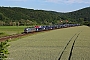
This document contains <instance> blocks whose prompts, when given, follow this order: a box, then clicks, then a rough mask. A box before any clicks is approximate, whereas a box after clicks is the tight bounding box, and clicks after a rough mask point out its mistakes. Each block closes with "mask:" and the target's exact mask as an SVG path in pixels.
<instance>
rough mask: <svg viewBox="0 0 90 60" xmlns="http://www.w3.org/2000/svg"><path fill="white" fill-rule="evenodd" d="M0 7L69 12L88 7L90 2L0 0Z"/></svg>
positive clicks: (81, 0) (89, 0)
mask: <svg viewBox="0 0 90 60" xmlns="http://www.w3.org/2000/svg"><path fill="white" fill-rule="evenodd" d="M0 6H5V7H8V6H11V7H22V8H28V9H38V10H49V11H57V12H71V11H75V10H79V9H82V8H85V7H90V0H1V1H0Z"/></svg>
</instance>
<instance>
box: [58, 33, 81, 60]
mask: <svg viewBox="0 0 90 60" xmlns="http://www.w3.org/2000/svg"><path fill="white" fill-rule="evenodd" d="M81 32H82V31H79V32H77V33H75V34H74V35H73V36H72V37H71V38H70V40H69V41H68V42H67V44H66V45H65V47H64V49H63V50H62V52H61V53H60V55H59V58H58V60H71V57H72V52H73V49H74V45H75V42H76V40H77V38H78V36H79V35H80V33H81Z"/></svg>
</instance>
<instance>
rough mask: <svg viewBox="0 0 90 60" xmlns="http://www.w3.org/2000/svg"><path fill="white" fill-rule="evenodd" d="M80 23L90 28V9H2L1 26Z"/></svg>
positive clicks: (0, 13) (0, 10) (0, 9)
mask: <svg viewBox="0 0 90 60" xmlns="http://www.w3.org/2000/svg"><path fill="white" fill-rule="evenodd" d="M65 23H79V24H81V25H89V26H90V7H86V8H82V9H80V10H77V11H72V12H66V13H62V12H56V11H46V10H34V9H28V8H21V7H3V6H1V7H0V26H30V25H52V24H65Z"/></svg>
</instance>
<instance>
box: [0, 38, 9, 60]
mask: <svg viewBox="0 0 90 60" xmlns="http://www.w3.org/2000/svg"><path fill="white" fill-rule="evenodd" d="M8 46H9V44H8V40H6V41H4V42H0V60H4V59H5V58H7V54H9V52H8V49H7V47H8Z"/></svg>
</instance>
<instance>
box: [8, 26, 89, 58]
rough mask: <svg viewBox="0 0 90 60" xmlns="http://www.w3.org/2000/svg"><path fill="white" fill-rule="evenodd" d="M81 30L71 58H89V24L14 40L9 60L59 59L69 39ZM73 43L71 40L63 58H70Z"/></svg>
mask: <svg viewBox="0 0 90 60" xmlns="http://www.w3.org/2000/svg"><path fill="white" fill-rule="evenodd" d="M79 31H82V32H81V34H80V35H79V37H78V39H77V40H76V42H75V46H74V49H73V54H72V57H71V60H89V59H90V57H89V56H90V47H89V45H90V41H89V40H90V27H87V26H80V27H71V28H64V29H57V30H52V31H47V32H42V33H38V34H34V35H31V36H28V37H25V38H22V39H19V40H17V41H12V42H10V43H9V44H10V47H9V48H8V49H9V52H10V54H9V56H8V59H7V60H58V58H59V56H60V54H61V52H62V51H63V49H64V47H65V46H66V44H67V43H68V41H69V40H70V39H71V37H72V36H73V35H75V34H76V33H79ZM71 45H72V43H71V42H70V44H69V46H68V47H67V49H66V50H65V53H64V54H63V56H62V59H61V60H68V58H67V57H68V55H69V52H70V47H71Z"/></svg>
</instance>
